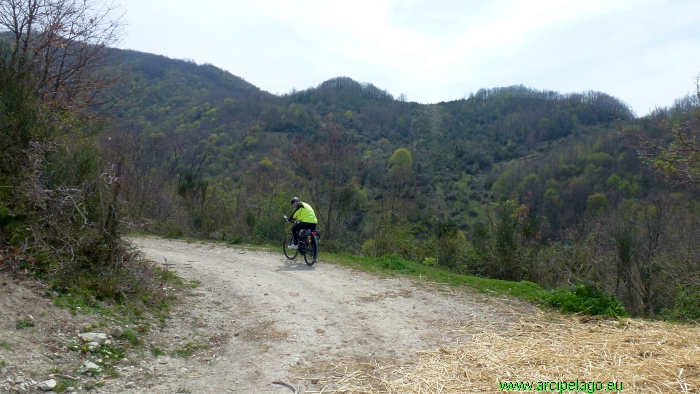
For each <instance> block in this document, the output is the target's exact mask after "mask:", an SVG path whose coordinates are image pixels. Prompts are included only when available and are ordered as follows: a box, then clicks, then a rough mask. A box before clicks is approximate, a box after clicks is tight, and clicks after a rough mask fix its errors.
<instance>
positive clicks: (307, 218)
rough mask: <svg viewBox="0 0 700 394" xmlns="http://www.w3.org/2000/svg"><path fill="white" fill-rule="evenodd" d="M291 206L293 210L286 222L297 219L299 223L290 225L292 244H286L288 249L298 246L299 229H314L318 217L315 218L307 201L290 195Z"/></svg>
mask: <svg viewBox="0 0 700 394" xmlns="http://www.w3.org/2000/svg"><path fill="white" fill-rule="evenodd" d="M291 203H292V206H293V207H294V212H293V213H292V215H291V216H290V217H289V219H287V222H289V223H291V222H292V221H293V220H297V221H299V223H297V224H295V225H294V226H292V237H293V241H292V244H290V245H289V246H288V248H289V249H297V248H299V230H301V229H309V230H311V231H314V230H316V224H317V223H318V219H316V214H315V213H314V210H313V208H311V205H309V204H308V203H305V202H302V201H300V200H299V198H298V197H292V200H291Z"/></svg>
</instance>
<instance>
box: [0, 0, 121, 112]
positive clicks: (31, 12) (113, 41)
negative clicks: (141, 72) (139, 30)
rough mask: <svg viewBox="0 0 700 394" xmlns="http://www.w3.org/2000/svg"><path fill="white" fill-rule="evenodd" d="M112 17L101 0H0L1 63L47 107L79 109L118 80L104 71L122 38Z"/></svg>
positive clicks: (115, 9) (118, 21) (112, 6)
mask: <svg viewBox="0 0 700 394" xmlns="http://www.w3.org/2000/svg"><path fill="white" fill-rule="evenodd" d="M118 11H119V10H118V6H117V5H115V4H114V3H109V2H108V3H106V2H104V1H101V0H2V1H0V34H2V35H0V45H1V46H5V47H6V50H7V53H8V54H7V55H5V59H2V60H4V62H5V63H6V64H7V65H8V66H9V67H8V68H9V70H11V71H13V72H14V73H16V74H17V77H18V78H19V79H20V80H22V81H24V82H25V83H27V84H29V85H30V86H31V87H32V88H33V90H34V91H35V92H36V93H38V94H39V95H40V96H41V97H42V98H43V99H44V100H45V101H47V102H50V103H52V105H54V106H58V107H59V108H63V109H76V108H82V107H85V106H86V105H89V104H91V103H93V102H94V101H95V98H96V97H97V96H98V95H99V93H100V91H102V90H103V88H104V87H106V86H109V85H111V84H113V83H114V82H115V81H116V80H117V78H118V77H117V75H116V73H112V74H111V75H110V74H109V73H108V72H105V69H104V67H105V66H107V65H110V64H113V58H112V55H113V54H112V50H113V48H114V47H115V46H116V45H117V44H118V43H119V42H120V41H121V39H122V35H123V26H124V21H123V19H122V17H123V13H122V14H119V13H118Z"/></svg>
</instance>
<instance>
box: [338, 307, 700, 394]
mask: <svg viewBox="0 0 700 394" xmlns="http://www.w3.org/2000/svg"><path fill="white" fill-rule="evenodd" d="M457 331H458V332H462V333H464V334H469V335H472V341H471V342H469V343H467V344H465V345H462V346H459V347H456V348H451V349H439V350H436V351H428V352H423V353H421V354H420V358H419V360H418V361H417V362H416V363H415V364H410V365H404V366H386V365H385V366H380V365H376V366H375V367H374V368H372V369H370V370H368V369H367V365H363V366H362V367H360V368H349V369H346V370H345V371H346V372H345V373H341V374H336V375H335V376H334V378H333V389H334V391H335V392H341V393H348V394H350V393H385V392H386V393H486V392H506V391H503V390H501V389H500V388H499V383H503V382H539V381H542V382H552V381H561V382H570V381H576V380H579V381H590V382H602V384H603V390H602V391H600V392H607V390H606V386H605V385H606V384H607V382H618V384H619V383H620V382H621V383H622V391H621V392H623V393H700V327H691V326H683V325H673V324H669V323H664V322H647V321H642V320H636V319H622V320H616V319H612V320H610V319H607V320H606V319H595V318H590V317H585V318H579V317H577V316H552V315H548V314H544V313H538V315H535V316H534V317H523V318H521V319H520V321H519V323H517V324H515V325H513V326H512V327H511V328H510V329H508V330H505V331H503V330H500V329H498V328H496V327H494V328H493V329H483V328H479V329H475V327H473V326H469V327H464V328H462V329H459V330H457ZM336 372H338V371H336ZM377 382H381V385H378V384H377ZM378 386H379V387H378ZM533 391H536V390H533ZM544 391H548V390H544ZM512 392H515V391H512ZM570 392H578V391H570Z"/></svg>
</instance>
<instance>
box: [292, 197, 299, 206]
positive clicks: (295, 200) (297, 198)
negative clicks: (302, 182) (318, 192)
mask: <svg viewBox="0 0 700 394" xmlns="http://www.w3.org/2000/svg"><path fill="white" fill-rule="evenodd" d="M298 202H299V197H292V201H291V204H292V205H294V204H295V203H298Z"/></svg>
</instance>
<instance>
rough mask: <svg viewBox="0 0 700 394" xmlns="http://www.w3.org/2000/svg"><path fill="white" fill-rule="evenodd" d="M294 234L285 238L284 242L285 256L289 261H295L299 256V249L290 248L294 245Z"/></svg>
mask: <svg viewBox="0 0 700 394" xmlns="http://www.w3.org/2000/svg"><path fill="white" fill-rule="evenodd" d="M293 239H294V238H292V233H287V235H285V236H284V241H282V250H283V251H284V255H285V256H286V257H287V258H288V259H289V260H294V259H295V258H296V257H297V254H299V250H298V249H289V248H288V246H289V245H291V244H292V240H293Z"/></svg>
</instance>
